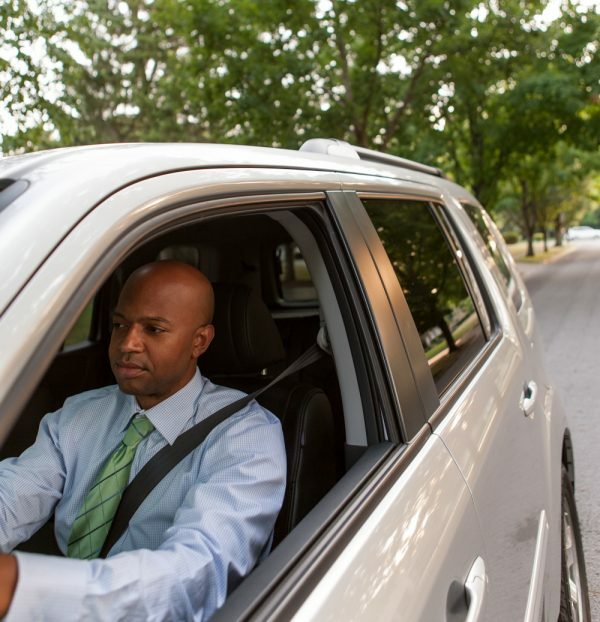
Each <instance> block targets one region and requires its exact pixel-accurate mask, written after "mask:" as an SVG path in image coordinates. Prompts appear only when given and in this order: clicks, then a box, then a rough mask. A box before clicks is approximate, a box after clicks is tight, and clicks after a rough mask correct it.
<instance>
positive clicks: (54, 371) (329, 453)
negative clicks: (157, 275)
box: [0, 139, 590, 622]
mask: <svg viewBox="0 0 600 622" xmlns="http://www.w3.org/2000/svg"><path fill="white" fill-rule="evenodd" d="M0 189H1V191H0V235H1V240H2V243H1V244H0V343H2V356H1V357H0V377H2V379H3V381H2V383H1V386H0V441H2V439H4V445H3V447H2V457H5V456H9V455H15V454H16V453H18V452H20V451H22V450H23V449H24V448H25V447H26V446H27V445H28V444H30V443H31V442H32V441H33V439H34V437H35V431H36V428H37V425H38V422H39V420H40V418H41V417H42V416H43V415H44V413H46V412H48V411H51V410H54V409H56V408H58V407H60V405H61V404H62V402H63V401H64V399H65V398H66V397H67V396H68V395H71V394H74V393H78V392H81V391H84V390H87V389H89V388H93V387H98V386H102V385H104V384H112V383H113V382H114V380H112V378H111V376H110V370H109V368H108V365H107V364H106V363H105V360H106V355H105V352H106V348H107V343H108V340H109V331H110V314H111V311H112V308H113V306H114V303H115V300H116V296H117V292H118V291H119V288H120V286H121V284H122V283H123V280H124V279H125V278H126V277H127V275H128V274H130V273H131V272H132V270H134V269H135V268H136V267H137V266H139V265H141V264H143V263H146V262H147V261H150V260H153V259H157V258H179V259H183V260H185V261H188V262H190V263H192V264H194V265H196V266H198V267H199V268H201V269H202V270H203V271H204V272H205V273H206V274H207V275H208V276H209V278H210V279H211V280H212V281H213V282H214V283H215V285H216V292H217V316H216V319H215V323H216V324H217V329H219V328H221V329H222V331H221V333H222V334H224V333H227V332H230V333H231V334H232V335H234V336H235V335H236V331H238V330H240V327H239V326H237V325H235V321H234V320H232V318H231V315H230V314H228V313H227V309H226V308H225V306H226V304H227V302H226V300H230V301H231V300H234V301H237V302H236V303H235V305H236V309H243V310H244V313H246V314H247V315H246V316H245V317H246V319H248V320H249V324H250V325H252V326H257V327H259V328H257V331H256V332H257V334H250V335H249V336H248V335H247V336H246V338H247V339H248V340H249V343H250V344H253V343H254V344H255V346H249V347H248V352H250V351H251V352H250V353H248V352H246V353H244V356H241V355H240V353H239V352H230V351H229V350H228V348H229V347H230V346H229V345H228V344H227V343H224V342H220V341H219V339H218V337H217V338H216V339H215V343H214V344H213V345H214V352H211V350H212V346H211V350H209V353H207V356H206V358H204V357H202V358H201V359H200V367H201V370H202V371H203V373H204V374H206V375H207V376H208V377H209V378H211V379H213V380H215V381H216V382H218V383H219V384H225V385H229V386H236V387H240V388H243V389H244V390H246V391H250V390H252V389H254V388H257V387H260V386H262V385H263V384H265V383H266V381H267V380H268V379H269V378H270V377H272V376H273V375H274V374H276V373H277V371H278V370H280V369H281V368H282V367H284V366H285V364H286V363H289V362H290V361H292V360H294V359H295V357H296V356H297V354H298V353H300V352H302V351H304V350H305V349H306V348H307V347H309V346H310V345H311V344H312V343H314V342H315V341H318V343H319V344H320V346H321V348H322V349H323V351H324V355H323V357H322V358H321V359H320V360H319V361H318V362H317V363H315V364H314V365H312V366H310V367H308V368H307V369H305V370H303V371H302V372H300V373H299V374H298V375H297V376H296V377H295V378H293V379H288V380H286V383H285V385H284V386H283V387H281V386H279V387H277V394H276V393H275V392H267V393H265V394H264V396H263V397H262V398H260V399H262V400H263V401H264V403H265V405H266V406H268V407H269V408H270V409H271V410H273V412H275V413H276V414H277V415H278V416H279V417H280V418H281V419H282V421H283V427H284V431H285V433H286V446H287V451H288V471H289V472H288V491H287V493H286V500H285V502H284V508H283V510H282V513H281V515H280V517H279V520H278V523H277V526H276V530H275V545H274V548H273V550H272V552H271V554H270V555H269V557H268V558H267V559H266V560H265V561H264V562H263V563H262V564H261V565H260V566H258V567H257V568H256V569H255V570H254V571H253V572H252V574H251V575H250V576H249V577H247V578H246V580H244V581H243V582H242V583H241V584H240V585H239V586H238V587H237V589H235V590H234V591H233V592H232V593H231V594H230V595H229V597H228V599H227V600H226V602H225V604H224V606H223V607H222V608H221V609H220V611H218V612H217V614H216V615H215V617H214V618H213V619H214V620H223V621H225V620H232V619H235V620H247V619H252V620H258V619H261V620H262V619H278V620H288V619H295V620H318V621H319V622H321V621H323V620H354V619H362V620H378V621H379V620H409V621H423V622H431V621H434V620H436V621H437V620H448V621H459V620H468V621H469V622H474V621H475V620H480V621H481V620H493V621H498V622H506V621H512V620H527V621H528V622H529V621H530V622H534V621H536V622H537V621H539V620H545V621H552V622H555V621H556V620H557V618H559V619H560V620H561V621H562V622H565V621H571V620H589V619H590V614H589V605H588V598H587V586H586V579H585V568H584V562H583V554H582V549H581V539H580V535H579V528H578V524H577V515H576V509H575V504H574V499H573V485H574V469H573V451H572V446H571V437H570V434H569V429H568V427H567V423H566V420H565V416H564V414H563V410H562V408H561V406H560V403H559V400H558V397H557V395H556V393H555V390H554V389H553V387H552V385H551V383H550V381H549V380H548V378H547V377H546V375H545V372H544V369H543V366H542V364H541V362H540V354H541V342H540V340H539V338H538V335H537V332H536V325H535V318H534V314H533V309H532V306H531V302H530V299H529V297H528V294H527V292H526V290H525V287H524V285H523V282H522V280H521V279H520V277H519V275H518V273H517V271H516V270H515V267H514V264H513V262H512V259H511V257H510V255H509V254H508V252H507V250H506V247H505V245H504V242H503V241H502V239H501V237H500V235H499V233H498V231H497V230H496V228H495V226H494V224H493V223H492V221H491V219H490V218H489V216H488V215H487V214H486V212H485V211H484V210H483V208H482V207H481V205H480V204H479V203H478V202H477V200H476V199H475V198H474V197H473V196H471V195H470V194H469V193H468V192H467V191H466V190H465V189H463V188H461V187H460V186H458V185H456V184H454V183H452V182H451V181H449V180H448V179H446V178H445V177H444V176H443V175H442V173H441V172H440V171H438V170H437V169H434V168H431V167H428V166H425V165H422V164H418V163H415V162H409V161H406V160H403V159H400V158H396V157H392V156H387V155H385V154H381V153H377V152H373V151H368V150H365V149H361V148H354V147H352V146H350V145H348V144H346V143H342V142H340V141H335V140H326V139H317V140H311V141H308V142H307V143H306V144H305V145H304V146H303V147H302V148H301V149H300V151H298V152H293V151H285V150H276V149H265V148H251V147H238V146H217V145H189V144H166V145H150V144H148V145H144V144H129V145H104V146H97V147H81V148H72V149H60V150H55V151H48V152H42V153H37V154H31V155H26V156H19V157H10V158H5V159H3V160H0ZM259 316H260V321H258V320H259ZM250 333H252V330H251V331H250ZM218 334H219V330H217V335H218ZM253 340H254V341H253ZM233 341H234V342H235V341H236V340H235V339H234V340H233ZM244 357H245V358H244ZM234 358H235V362H234ZM240 361H242V362H240ZM292 391H295V392H296V393H295V395H301V396H302V400H300V399H295V400H292V402H293V404H292V406H293V407H294V408H291V407H290V403H289V402H290V400H289V399H287V398H289V395H290V394H291V392H292ZM282 392H283V394H284V398H282V397H281V393H282ZM298 392H299V393H298ZM286 396H287V397H286ZM299 405H300V406H299ZM155 501H156V500H154V501H153V500H152V493H151V494H150V496H149V497H148V498H147V499H146V501H145V502H148V503H152V502H155ZM50 541H51V536H48V535H47V532H44V530H43V529H42V530H41V531H40V532H39V533H38V537H37V538H36V537H34V538H33V539H32V540H31V541H29V542H28V543H25V544H24V547H25V548H26V549H27V550H37V551H41V552H51V550H52V549H51V546H50Z"/></svg>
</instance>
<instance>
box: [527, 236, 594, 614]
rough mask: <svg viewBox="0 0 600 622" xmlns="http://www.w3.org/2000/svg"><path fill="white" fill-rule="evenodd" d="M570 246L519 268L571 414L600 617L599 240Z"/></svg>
mask: <svg viewBox="0 0 600 622" xmlns="http://www.w3.org/2000/svg"><path fill="white" fill-rule="evenodd" d="M571 246H572V247H574V249H573V250H571V251H570V252H569V253H568V254H566V255H565V256H563V257H561V258H560V259H558V260H556V261H554V262H552V263H549V264H543V265H530V264H528V265H525V264H519V267H520V269H521V272H522V274H523V275H524V276H525V281H526V283H527V288H528V290H529V293H530V294H531V297H532V299H533V305H534V307H535V312H536V317H537V319H538V328H539V329H540V332H541V334H542V339H543V342H544V346H545V350H546V365H547V368H548V372H549V374H550V376H551V377H552V379H553V382H554V384H555V385H556V386H557V388H558V391H559V393H560V396H561V398H562V402H563V405H564V407H565V410H566V412H567V415H568V417H569V424H570V428H571V432H572V436H573V443H574V447H575V469H576V491H575V496H576V499H577V507H578V511H579V520H580V523H581V527H582V532H583V546H584V550H585V555H586V566H587V574H588V582H589V588H590V601H591V604H592V620H600V546H599V544H600V477H598V471H599V469H600V240H598V241H596V240H594V241H586V242H571Z"/></svg>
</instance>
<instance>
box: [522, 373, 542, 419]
mask: <svg viewBox="0 0 600 622" xmlns="http://www.w3.org/2000/svg"><path fill="white" fill-rule="evenodd" d="M537 394H538V387H537V384H536V383H535V382H534V381H533V380H530V381H529V382H528V383H527V384H526V385H525V388H524V389H523V393H521V403H520V407H521V410H522V411H523V413H524V415H525V416H526V417H528V416H529V415H531V413H532V412H533V408H534V406H535V400H536V398H537Z"/></svg>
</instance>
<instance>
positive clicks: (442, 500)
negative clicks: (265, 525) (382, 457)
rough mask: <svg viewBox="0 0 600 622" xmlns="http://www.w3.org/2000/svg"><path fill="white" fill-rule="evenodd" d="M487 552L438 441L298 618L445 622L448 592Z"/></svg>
mask: <svg viewBox="0 0 600 622" xmlns="http://www.w3.org/2000/svg"><path fill="white" fill-rule="evenodd" d="M482 554H483V541H482V538H481V532H480V527H479V523H478V521H477V516H476V513H475V509H474V507H473V501H472V499H471V495H470V494H469V492H468V490H467V488H466V486H465V483H464V480H463V478H462V476H461V474H460V472H459V471H458V469H457V467H456V465H455V463H454V461H453V460H452V458H451V457H450V455H449V453H448V452H447V450H446V448H445V447H444V446H443V444H442V443H441V442H440V440H439V439H438V438H436V437H433V436H432V437H431V438H430V439H429V440H428V441H427V443H426V444H425V446H424V447H423V448H422V449H421V451H420V452H419V454H418V456H417V457H416V458H415V460H413V462H412V463H411V464H410V466H409V467H408V468H407V469H406V471H405V472H404V473H402V475H401V476H400V477H399V478H398V480H397V481H396V482H395V483H394V485H393V487H392V488H391V490H390V491H389V492H388V494H387V495H386V497H385V498H384V499H383V501H382V502H381V503H380V504H379V505H378V506H377V507H376V508H375V510H374V511H373V512H372V514H371V515H370V516H369V517H368V518H367V519H366V520H365V522H364V524H363V526H362V527H361V529H360V530H359V532H358V533H357V534H356V536H355V537H354V538H353V539H352V541H351V542H350V543H349V544H348V546H347V547H346V548H345V549H344V550H343V551H342V552H341V554H340V555H339V556H338V558H337V559H336V561H335V562H334V563H333V564H332V565H331V567H330V568H329V570H328V571H327V573H326V574H325V576H324V577H323V578H322V580H321V581H320V582H319V584H318V586H317V587H316V589H315V590H314V591H313V592H312V594H311V595H310V596H309V597H308V598H307V599H306V601H305V602H304V604H303V605H302V606H301V607H300V608H299V610H298V612H297V613H296V615H295V616H294V618H293V619H294V620H297V621H300V620H302V621H304V620H318V621H319V622H325V621H329V620H331V621H334V620H382V621H383V620H398V621H401V620H406V621H410V622H430V621H431V620H444V619H447V616H448V608H449V600H451V599H450V598H449V594H450V593H453V592H454V589H456V588H459V586H463V585H464V582H465V581H466V579H467V576H468V573H469V571H470V569H471V567H472V565H473V563H474V561H475V560H476V559H477V557H478V556H480V555H482ZM459 589H460V588H459ZM465 613H466V609H465ZM458 619H459V618H458ZM480 619H481V620H484V619H486V610H485V609H484V611H483V612H482V614H481V617H480Z"/></svg>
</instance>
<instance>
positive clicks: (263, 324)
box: [199, 283, 285, 377]
mask: <svg viewBox="0 0 600 622" xmlns="http://www.w3.org/2000/svg"><path fill="white" fill-rule="evenodd" d="M214 290H215V317H214V322H213V323H214V325H215V338H214V340H213V343H212V344H211V346H210V348H209V349H208V350H207V352H206V353H205V354H204V355H203V356H202V358H201V359H200V361H199V365H200V369H201V370H202V371H203V372H204V373H205V374H206V375H207V376H209V377H210V375H211V374H212V375H236V374H242V375H244V374H253V373H256V372H260V371H261V370H262V369H264V368H267V367H269V366H270V365H273V364H274V363H276V362H278V361H282V360H283V359H284V358H285V352H284V350H283V344H282V343H281V337H280V335H279V331H278V330H277V326H275V323H274V322H273V318H272V317H271V314H270V313H269V310H268V309H267V307H266V306H265V304H264V302H263V301H262V300H261V299H260V298H259V297H258V296H257V295H256V294H254V293H253V292H252V290H251V289H250V288H249V287H247V286H246V285H239V284H232V283H216V284H215V285H214ZM205 370H207V371H205Z"/></svg>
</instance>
